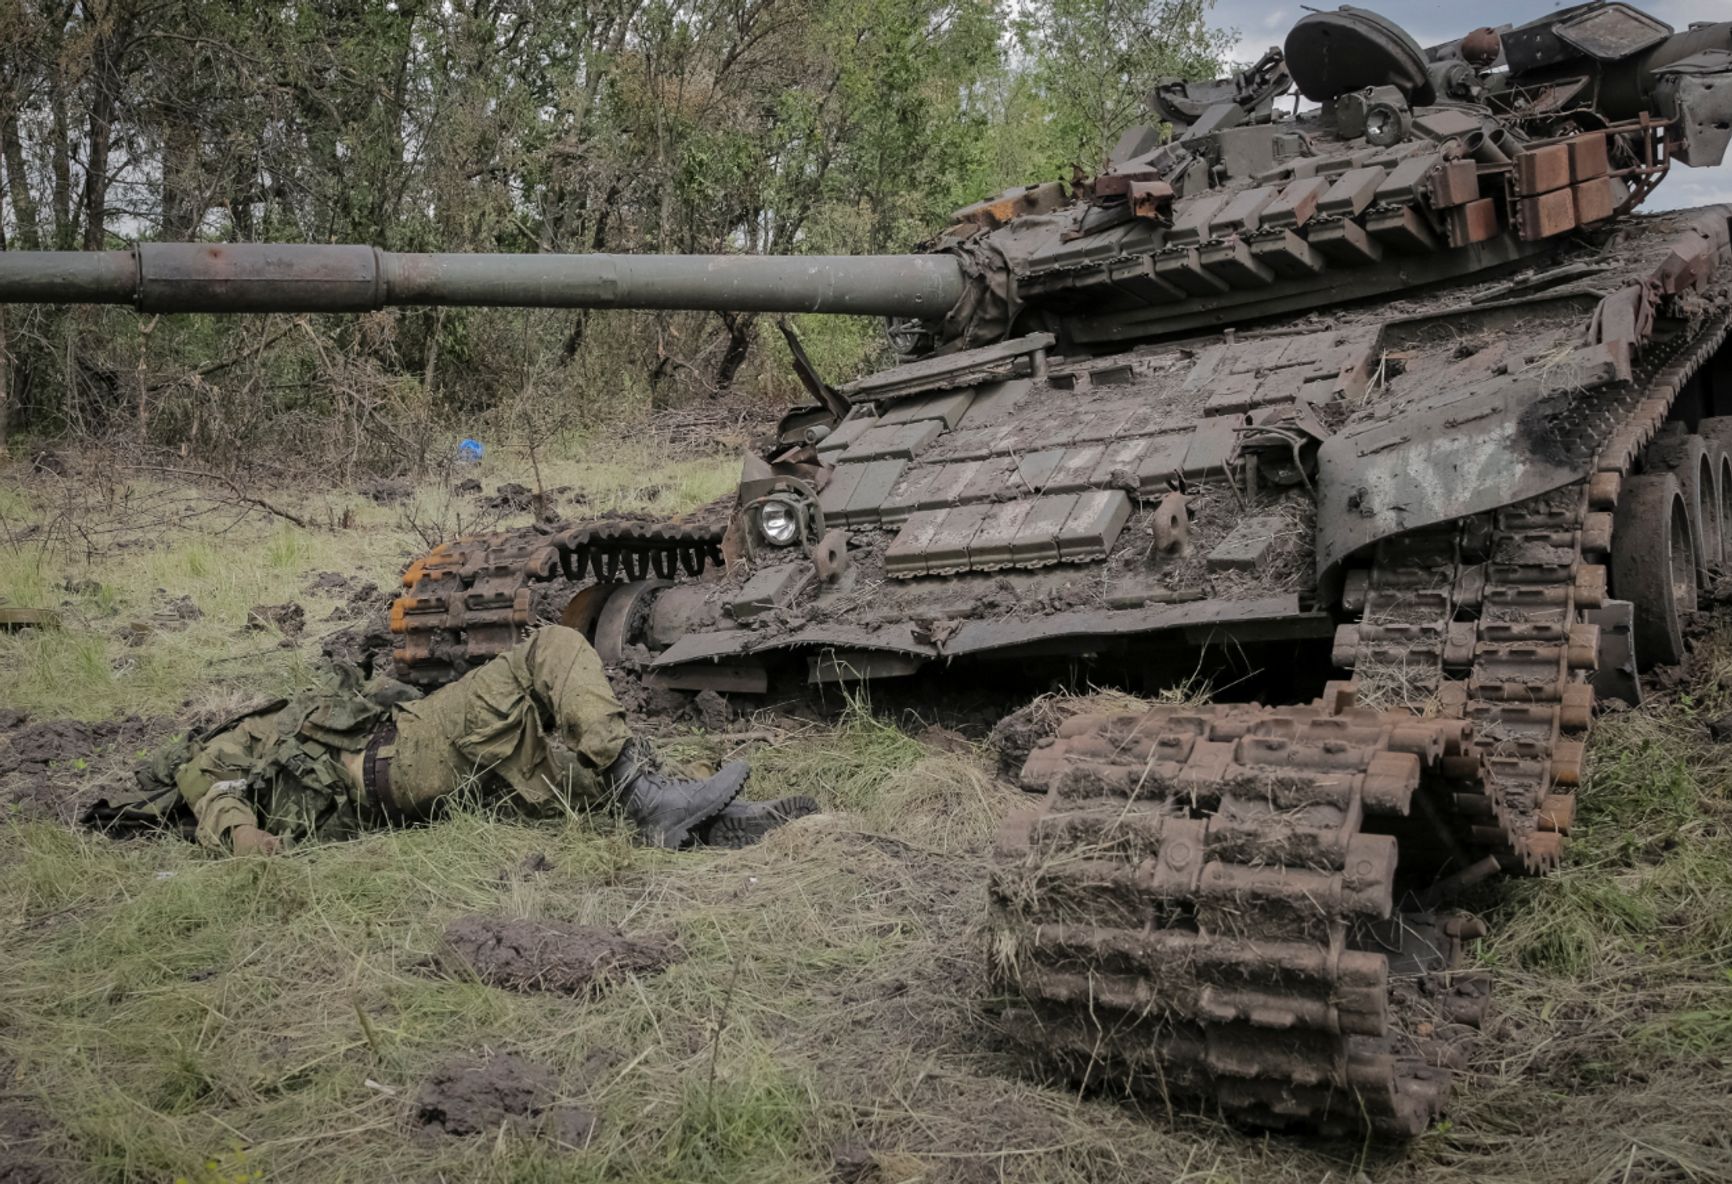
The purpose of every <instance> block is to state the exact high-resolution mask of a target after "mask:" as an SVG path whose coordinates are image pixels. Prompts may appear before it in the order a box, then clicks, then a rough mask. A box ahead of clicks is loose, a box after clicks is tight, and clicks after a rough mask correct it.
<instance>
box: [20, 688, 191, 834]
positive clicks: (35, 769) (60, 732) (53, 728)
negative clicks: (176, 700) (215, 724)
mask: <svg viewBox="0 0 1732 1184" xmlns="http://www.w3.org/2000/svg"><path fill="white" fill-rule="evenodd" d="M174 730H175V725H174V721H172V720H168V719H161V718H150V719H147V718H144V717H142V716H137V715H129V716H127V717H125V718H124V719H114V720H103V721H101V722H100V723H86V722H85V721H83V720H76V719H45V720H37V721H35V722H32V721H31V719H30V717H29V715H28V714H26V713H25V712H22V711H17V710H11V709H8V710H5V711H0V804H4V803H7V802H12V803H16V804H17V806H18V807H19V808H20V809H21V810H22V811H24V813H26V814H28V815H34V816H41V817H60V818H70V817H72V816H73V815H74V814H76V813H77V810H76V804H75V799H76V798H77V796H78V795H79V793H80V791H85V790H88V789H89V788H90V787H91V786H92V785H93V784H94V783H95V781H96V780H97V778H98V777H99V776H100V775H102V774H103V773H104V772H112V771H113V770H112V769H109V768H107V766H110V765H113V764H114V760H113V759H112V758H119V759H121V760H122V761H124V763H125V764H126V765H127V766H130V764H131V762H132V759H133V757H134V755H135V754H136V753H138V752H140V751H141V750H143V749H146V748H149V747H151V746H152V745H153V744H155V743H156V742H157V741H159V740H161V739H163V738H164V737H166V736H167V735H168V734H169V733H170V732H172V731H174Z"/></svg>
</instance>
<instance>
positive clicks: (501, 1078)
mask: <svg viewBox="0 0 1732 1184" xmlns="http://www.w3.org/2000/svg"><path fill="white" fill-rule="evenodd" d="M557 1092H558V1083H557V1082H556V1081H555V1079H554V1076H553V1074H552V1073H550V1072H549V1071H548V1070H547V1069H546V1068H544V1067H542V1066H541V1065H538V1064H536V1063H535V1062H533V1061H529V1060H525V1059H524V1058H523V1057H520V1056H517V1055H515V1054H513V1053H501V1054H499V1055H496V1056H491V1057H487V1058H485V1059H481V1060H469V1059H465V1060H458V1061H452V1062H450V1063H448V1064H445V1065H442V1066H440V1067H439V1068H438V1069H436V1070H435V1071H434V1072H433V1075H432V1076H431V1077H429V1078H428V1079H427V1081H426V1082H425V1083H424V1084H423V1085H422V1086H421V1092H420V1093H419V1094H418V1095H417V1096H416V1099H415V1110H414V1114H413V1116H412V1121H413V1123H414V1124H415V1125H416V1126H417V1127H419V1128H420V1129H421V1130H423V1131H425V1132H427V1133H428V1134H431V1135H444V1136H450V1137H455V1138H467V1137H469V1136H472V1135H483V1134H491V1133H493V1132H495V1131H497V1130H499V1129H500V1128H501V1127H506V1126H509V1127H514V1128H517V1129H519V1130H523V1131H526V1132H531V1133H539V1134H541V1135H543V1136H544V1137H546V1138H550V1139H552V1140H554V1141H555V1142H558V1143H563V1144H565V1145H567V1146H569V1147H582V1146H584V1145H586V1144H587V1143H588V1142H589V1139H590V1136H591V1135H592V1134H594V1133H595V1125H596V1119H595V1115H594V1114H592V1113H590V1112H589V1111H588V1110H585V1109H583V1108H582V1107H580V1106H572V1105H557V1106H556V1105H554V1104H553V1099H554V1097H555V1096H556V1094H557Z"/></svg>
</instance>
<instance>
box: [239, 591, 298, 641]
mask: <svg viewBox="0 0 1732 1184" xmlns="http://www.w3.org/2000/svg"><path fill="white" fill-rule="evenodd" d="M306 627H307V610H306V609H304V608H302V607H301V606H300V604H299V603H297V602H296V601H293V600H290V601H287V602H286V603H283V604H255V605H253V606H252V607H251V608H249V609H248V610H247V628H248V629H253V630H262V629H271V628H275V629H276V630H277V631H278V632H280V633H281V634H282V635H283V636H284V637H285V638H295V637H299V636H300V635H301V631H302V630H303V629H305V628H306Z"/></svg>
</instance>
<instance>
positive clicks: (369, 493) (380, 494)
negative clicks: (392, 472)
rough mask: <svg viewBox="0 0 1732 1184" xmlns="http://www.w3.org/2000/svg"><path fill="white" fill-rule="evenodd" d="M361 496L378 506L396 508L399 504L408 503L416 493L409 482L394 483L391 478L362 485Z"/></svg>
mask: <svg viewBox="0 0 1732 1184" xmlns="http://www.w3.org/2000/svg"><path fill="white" fill-rule="evenodd" d="M360 492H361V496H362V497H364V498H366V499H367V500H368V501H370V502H372V503H373V504H374V505H378V506H394V505H396V504H397V503H398V502H404V501H408V500H409V498H410V497H412V496H413V495H414V493H415V487H414V486H413V485H411V484H409V483H408V482H407V481H394V480H391V479H389V478H377V479H375V480H372V481H364V482H362V483H361V490H360Z"/></svg>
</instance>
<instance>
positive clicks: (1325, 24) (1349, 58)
mask: <svg viewBox="0 0 1732 1184" xmlns="http://www.w3.org/2000/svg"><path fill="white" fill-rule="evenodd" d="M1286 48H1287V69H1288V71H1289V72H1290V73H1291V74H1292V75H1293V81H1294V82H1295V83H1296V84H1297V85H1298V87H1299V93H1300V94H1302V95H1304V96H1305V97H1306V98H1308V99H1310V100H1312V101H1313V102H1317V103H1327V102H1329V101H1330V100H1331V99H1335V98H1339V97H1340V96H1341V95H1344V94H1347V93H1349V92H1351V91H1360V90H1364V89H1366V88H1367V87H1381V86H1393V87H1395V88H1396V89H1397V90H1399V91H1401V93H1402V94H1403V95H1405V96H1406V97H1407V101H1408V102H1409V103H1410V104H1412V105H1413V106H1415V107H1421V106H1425V105H1426V104H1428V103H1431V102H1433V101H1434V100H1435V99H1436V97H1437V95H1436V90H1435V87H1434V86H1433V84H1432V77H1431V71H1430V69H1429V66H1428V63H1427V62H1426V59H1425V52H1424V51H1423V50H1421V49H1420V48H1419V45H1418V43H1417V42H1415V41H1414V40H1413V38H1412V37H1409V36H1408V35H1407V33H1406V32H1405V31H1403V30H1402V28H1401V26H1399V25H1397V24H1395V23H1394V22H1392V21H1390V20H1387V19H1386V18H1384V17H1381V16H1378V15H1377V14H1376V13H1375V12H1368V11H1367V10H1365V9H1363V8H1353V7H1351V6H1349V5H1343V6H1342V7H1341V8H1339V9H1338V10H1336V11H1335V12H1313V13H1311V14H1309V15H1308V16H1305V17H1302V18H1301V19H1300V20H1299V22H1298V23H1297V24H1295V25H1294V26H1293V31H1292V32H1290V33H1288V34H1287V47H1286Z"/></svg>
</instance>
